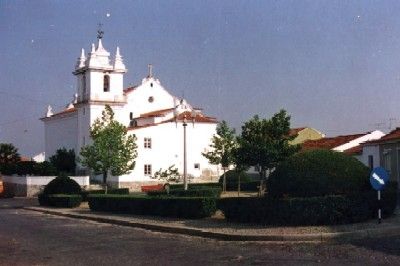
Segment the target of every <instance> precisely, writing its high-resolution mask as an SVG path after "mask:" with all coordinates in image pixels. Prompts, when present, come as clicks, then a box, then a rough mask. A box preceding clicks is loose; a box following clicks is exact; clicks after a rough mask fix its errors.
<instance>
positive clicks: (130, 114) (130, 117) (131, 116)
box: [129, 112, 133, 120]
mask: <svg viewBox="0 0 400 266" xmlns="http://www.w3.org/2000/svg"><path fill="white" fill-rule="evenodd" d="M132 119H133V113H132V112H130V113H129V120H132Z"/></svg>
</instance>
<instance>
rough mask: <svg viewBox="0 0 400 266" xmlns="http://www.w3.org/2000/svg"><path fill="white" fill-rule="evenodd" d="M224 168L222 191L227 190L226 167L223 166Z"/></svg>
mask: <svg viewBox="0 0 400 266" xmlns="http://www.w3.org/2000/svg"><path fill="white" fill-rule="evenodd" d="M222 168H223V169H224V177H223V180H222V192H224V193H225V192H226V169H225V167H222Z"/></svg>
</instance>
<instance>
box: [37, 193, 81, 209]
mask: <svg viewBox="0 0 400 266" xmlns="http://www.w3.org/2000/svg"><path fill="white" fill-rule="evenodd" d="M38 199H39V204H40V205H41V206H52V207H59V208H75V207H78V206H79V205H80V204H81V202H82V197H81V195H66V194H52V195H45V194H39V195H38Z"/></svg>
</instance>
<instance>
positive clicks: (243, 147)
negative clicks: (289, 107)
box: [235, 110, 300, 191]
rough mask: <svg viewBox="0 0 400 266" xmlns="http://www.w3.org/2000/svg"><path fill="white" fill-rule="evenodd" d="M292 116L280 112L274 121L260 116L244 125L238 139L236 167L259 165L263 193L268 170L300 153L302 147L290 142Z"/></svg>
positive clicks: (292, 137) (282, 111) (274, 117)
mask: <svg viewBox="0 0 400 266" xmlns="http://www.w3.org/2000/svg"><path fill="white" fill-rule="evenodd" d="M289 131H290V116H289V115H287V113H286V111H285V110H280V111H279V112H278V113H276V114H274V116H273V117H272V118H270V119H260V118H259V117H258V116H257V115H256V116H254V117H253V118H252V119H250V120H249V121H247V122H245V124H244V125H243V126H242V133H241V135H240V137H239V138H238V143H239V147H238V149H237V153H236V156H235V157H236V164H237V165H239V166H240V167H250V166H256V167H257V168H258V172H259V175H260V191H261V189H262V182H263V179H265V178H266V171H267V170H271V169H273V168H274V167H276V166H277V164H278V163H279V162H281V161H283V160H284V159H286V158H287V157H289V156H290V155H292V154H294V153H296V152H297V151H298V150H299V148H300V147H299V146H298V145H291V144H290V143H289V142H290V141H291V140H293V139H294V138H295V137H296V136H290V135H289Z"/></svg>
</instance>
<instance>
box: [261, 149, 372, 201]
mask: <svg viewBox="0 0 400 266" xmlns="http://www.w3.org/2000/svg"><path fill="white" fill-rule="evenodd" d="M368 189H370V184H369V169H368V168H367V167H366V166H364V165H363V164H362V163H361V162H359V161H358V160H357V159H355V158H353V157H351V156H348V155H346V154H344V153H340V152H335V151H330V150H313V151H307V152H303V153H298V154H295V155H294V156H291V157H289V158H288V159H287V160H286V161H284V162H282V163H281V164H279V165H278V166H277V168H276V169H275V171H274V172H273V173H272V174H271V176H270V177H269V178H268V181H267V190H268V196H273V197H278V198H279V197H282V196H286V197H318V196H326V195H341V194H344V195H346V194H349V193H354V192H362V191H366V190H368Z"/></svg>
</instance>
